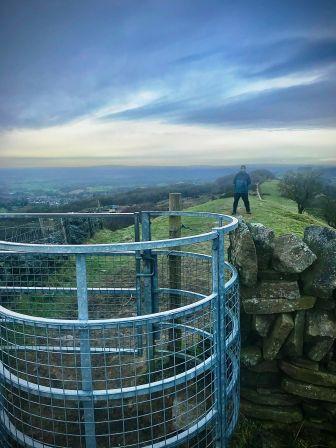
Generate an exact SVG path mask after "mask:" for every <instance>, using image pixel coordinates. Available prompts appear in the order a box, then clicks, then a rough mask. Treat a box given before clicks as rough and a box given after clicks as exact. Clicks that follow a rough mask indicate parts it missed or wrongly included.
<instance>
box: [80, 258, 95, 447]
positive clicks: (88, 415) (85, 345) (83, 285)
mask: <svg viewBox="0 0 336 448" xmlns="http://www.w3.org/2000/svg"><path fill="white" fill-rule="evenodd" d="M76 279H77V301H78V319H79V320H80V321H84V322H86V321H88V320H89V309H88V295H87V281H86V259H85V255H77V257H76ZM80 349H81V350H80V353H81V354H80V359H81V371H82V390H83V391H85V392H87V393H88V397H89V399H88V400H86V401H83V403H82V404H83V408H84V425H85V444H86V448H96V434H95V417H94V404H93V397H92V367H91V353H90V330H89V327H85V328H83V329H81V330H80Z"/></svg>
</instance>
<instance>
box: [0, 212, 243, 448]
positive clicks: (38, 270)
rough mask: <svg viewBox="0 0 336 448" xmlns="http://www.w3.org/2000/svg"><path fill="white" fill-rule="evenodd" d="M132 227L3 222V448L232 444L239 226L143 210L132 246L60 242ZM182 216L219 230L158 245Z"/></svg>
mask: <svg viewBox="0 0 336 448" xmlns="http://www.w3.org/2000/svg"><path fill="white" fill-rule="evenodd" d="M69 216H70V217H69ZM120 216H125V215H122V214H118V215H117V214H116V215H111V214H104V213H98V214H97V213H95V214H83V213H78V214H76V213H72V214H70V215H69V214H45V215H43V214H16V215H13V214H12V215H11V214H3V215H2V216H1V219H0V224H1V226H0V232H2V233H1V235H2V238H1V239H2V241H1V242H0V251H1V252H0V300H1V306H0V329H1V333H0V339H1V341H0V343H1V355H0V378H1V394H0V425H1V426H0V427H1V434H0V440H1V438H2V440H1V446H4V447H6V446H8V447H14V446H18V447H19V446H24V447H34V448H42V447H43V448H47V447H48V448H49V447H62V448H64V447H76V448H77V447H86V448H96V447H97V448H98V447H111V448H112V447H113V448H116V447H146V448H147V447H148V448H149V447H154V448H161V447H173V446H183V447H225V446H226V444H227V440H228V438H229V437H230V434H231V433H232V431H233V429H234V427H235V424H236V421H237V416H238V408H239V390H238V388H239V378H238V377H239V346H240V330H239V291H238V281H237V273H236V271H235V269H234V268H233V267H232V266H231V265H230V264H229V263H227V262H226V261H225V247H226V246H225V244H224V243H225V241H224V239H225V235H226V234H228V233H229V232H230V231H232V230H233V229H234V228H235V227H236V226H237V220H236V219H235V218H232V217H229V216H225V215H220V214H213V213H203V212H200V213H197V212H141V213H135V214H132V215H131V214H128V216H132V219H134V226H131V227H129V235H131V232H133V237H132V240H133V241H125V242H120V243H113V244H76V245H71V244H60V242H61V243H66V242H67V231H68V230H67V228H66V227H67V220H70V219H72V220H73V219H74V218H76V219H78V220H81V219H82V220H86V219H88V220H89V221H90V220H96V221H95V223H96V224H97V222H98V221H99V222H100V223H102V222H103V220H104V219H109V220H111V219H118V217H120ZM169 216H181V217H182V219H183V220H184V219H190V218H192V219H195V218H199V220H200V221H199V222H200V223H202V222H203V225H204V222H206V223H208V224H209V225H210V224H211V227H210V228H209V230H208V231H206V232H205V233H201V234H192V235H188V236H184V237H181V238H177V239H156V238H155V235H154V236H153V238H152V231H151V228H152V225H151V224H152V222H154V221H155V220H156V219H159V220H165V219H168V217H169ZM14 218H15V219H14ZM154 218H155V220H154ZM13 219H14V221H13ZM13 222H14V224H13ZM9 223H11V224H9ZM96 224H95V226H94V229H93V230H92V234H94V233H95V232H96V231H98V230H101V229H102V228H104V225H102V224H100V225H99V226H97V225H96ZM97 229H98V230H97ZM57 235H58V236H57ZM60 238H64V241H61V240H60ZM130 239H131V238H130ZM55 242H56V244H55Z"/></svg>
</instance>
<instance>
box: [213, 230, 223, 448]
mask: <svg viewBox="0 0 336 448" xmlns="http://www.w3.org/2000/svg"><path fill="white" fill-rule="evenodd" d="M217 235H218V234H217ZM218 243H219V235H218V236H217V239H215V240H214V241H213V242H212V292H213V294H215V297H216V299H215V301H214V302H213V305H214V306H213V321H214V354H215V358H216V369H215V375H216V381H215V382H216V404H215V407H216V412H217V425H216V447H217V448H222V440H223V427H222V424H221V419H222V415H223V401H222V394H221V390H222V387H223V385H222V377H221V360H222V359H221V352H222V341H221V325H220V298H219V275H218V269H219V257H218V251H219V244H218Z"/></svg>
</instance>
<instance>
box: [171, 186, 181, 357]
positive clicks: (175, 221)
mask: <svg viewBox="0 0 336 448" xmlns="http://www.w3.org/2000/svg"><path fill="white" fill-rule="evenodd" d="M181 209H182V201H181V193H169V211H171V212H173V211H180V210H181ZM181 223H182V218H181V216H169V238H171V239H173V238H180V237H181ZM172 250H175V251H177V250H180V248H179V247H176V248H175V247H173V248H172ZM168 265H169V288H170V289H181V257H180V256H179V255H173V254H170V255H169V256H168ZM169 304H170V309H173V308H176V307H178V306H180V305H181V296H179V295H176V294H174V293H170V296H169ZM175 323H178V322H174V323H173V325H174V324H175ZM181 347H182V332H181V330H180V329H179V328H174V327H172V328H170V329H169V350H170V351H171V352H173V353H176V352H179V351H180V350H181Z"/></svg>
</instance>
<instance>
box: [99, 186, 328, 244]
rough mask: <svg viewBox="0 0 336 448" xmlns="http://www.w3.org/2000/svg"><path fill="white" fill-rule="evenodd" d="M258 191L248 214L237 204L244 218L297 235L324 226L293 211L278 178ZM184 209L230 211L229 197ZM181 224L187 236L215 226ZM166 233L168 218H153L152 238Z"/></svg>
mask: <svg viewBox="0 0 336 448" xmlns="http://www.w3.org/2000/svg"><path fill="white" fill-rule="evenodd" d="M260 190H261V194H262V195H263V200H262V201H260V200H259V199H258V198H257V197H256V196H252V195H251V196H250V202H251V209H252V215H247V214H246V213H245V209H244V207H243V204H242V203H240V204H239V205H240V206H239V208H238V213H241V215H242V216H243V217H244V219H245V220H246V221H249V222H261V223H262V224H264V225H266V226H268V227H271V228H272V229H273V230H274V231H275V233H276V235H282V234H285V233H295V234H296V235H298V236H301V237H302V235H303V232H304V229H305V227H307V226H308V225H312V224H315V225H326V224H325V223H324V222H323V221H322V220H319V219H317V218H315V217H313V216H311V215H309V214H303V215H299V214H298V213H297V207H296V204H295V202H293V201H291V200H289V199H286V198H283V197H281V196H280V194H279V191H278V181H269V182H265V183H263V184H262V185H261V188H260ZM187 210H193V211H208V212H214V213H225V214H231V211H232V198H225V199H216V200H213V201H209V202H205V203H203V204H199V205H195V206H193V207H189V208H188V209H187ZM183 225H184V226H185V227H184V228H183V229H182V236H187V235H191V234H193V233H195V232H197V233H201V232H206V231H208V230H210V229H211V228H212V227H213V226H215V225H216V223H215V222H213V221H211V220H200V219H197V218H184V219H183ZM133 235H134V233H133V227H132V226H131V227H128V228H125V229H121V230H117V231H115V232H111V231H109V230H102V231H100V232H98V233H97V234H96V235H95V237H94V238H93V239H92V240H91V241H90V242H92V243H108V242H111V243H112V242H125V241H132V240H133ZM167 235H168V220H167V219H166V218H157V219H155V220H154V221H153V224H152V237H153V239H154V238H158V239H164V238H167Z"/></svg>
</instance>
